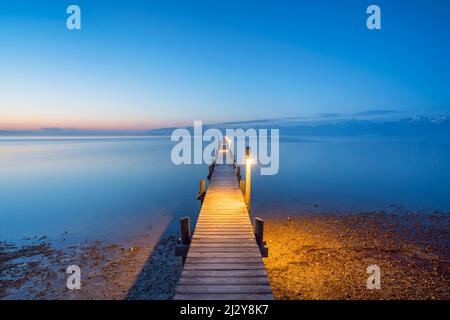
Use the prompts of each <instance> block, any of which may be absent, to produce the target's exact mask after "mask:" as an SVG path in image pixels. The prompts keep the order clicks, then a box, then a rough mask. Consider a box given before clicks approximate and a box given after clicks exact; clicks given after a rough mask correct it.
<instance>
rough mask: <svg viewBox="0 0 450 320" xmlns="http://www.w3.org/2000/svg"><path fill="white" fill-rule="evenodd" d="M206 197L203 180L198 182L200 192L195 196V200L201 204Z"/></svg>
mask: <svg viewBox="0 0 450 320" xmlns="http://www.w3.org/2000/svg"><path fill="white" fill-rule="evenodd" d="M205 195H206V187H205V179H202V180H200V190H199V191H198V194H197V200H200V201H201V203H202V204H203V200H205Z"/></svg>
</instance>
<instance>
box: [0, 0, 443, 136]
mask: <svg viewBox="0 0 450 320" xmlns="http://www.w3.org/2000/svg"><path fill="white" fill-rule="evenodd" d="M70 4H77V5H79V6H80V8H81V27H82V28H81V30H68V29H67V28H66V19H67V17H68V14H67V13H66V8H67V7H68V6H69V5H70ZM370 4H377V5H379V6H380V8H381V18H382V29H381V30H368V29H367V27H366V19H367V17H368V15H367V14H366V8H367V7H368V5H370ZM449 57H450V1H447V0H432V1H425V0H414V1H410V0H388V1H381V0H373V1H370V2H369V1H364V0H340V1H338V0H335V1H331V0H316V1H301V0H295V1H280V0H278V1H265V0H259V1H247V0H239V1H235V0H227V1H219V0H208V1H206V0H205V1H202V0H195V1H194V0H189V1H186V0H183V1H171V0H164V1H156V0H154V1H136V0H134V1H133V0H127V1H122V0H121V1H119V0H111V1H93V0H72V1H65V0H58V1H55V0H53V1H52V0H29V1H24V0H0V130H1V129H3V130H17V129H37V128H42V127H65V128H80V129H137V130H138V129H151V128H159V127H167V126H177V125H189V124H192V122H193V121H194V120H202V121H204V122H206V123H217V122H227V121H230V122H232V121H250V120H252V119H265V118H282V117H302V116H305V115H313V114H335V113H339V114H343V113H344V114H359V113H370V112H371V110H388V111H392V112H397V113H399V114H417V113H422V114H439V115H442V114H443V115H448V114H450V59H449ZM387 113H389V112H387Z"/></svg>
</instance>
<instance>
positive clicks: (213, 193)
mask: <svg viewBox="0 0 450 320" xmlns="http://www.w3.org/2000/svg"><path fill="white" fill-rule="evenodd" d="M218 153H219V154H218V155H219V156H221V154H220V153H224V154H223V155H224V156H225V157H227V159H228V161H227V162H225V163H233V161H231V162H229V160H230V159H231V158H232V154H231V152H230V150H229V148H228V145H227V143H226V141H224V142H223V144H222V145H221V148H219V151H218ZM203 197H204V198H203V199H202V201H203V204H202V207H201V210H200V215H199V217H198V220H197V225H196V227H195V231H194V234H193V237H192V240H190V235H189V231H186V228H187V230H189V226H186V221H188V219H185V220H184V227H183V226H182V227H181V229H182V231H181V233H182V234H181V238H182V239H181V242H182V243H185V246H186V247H185V249H186V250H187V256H185V260H184V267H183V271H182V274H181V278H180V281H179V283H178V287H177V289H176V294H175V297H174V298H175V299H177V300H211V299H212V300H217V299H219V300H272V299H273V294H272V289H271V288H270V284H269V281H268V278H267V273H266V270H265V268H264V264H263V262H262V256H263V255H265V256H266V255H267V248H265V246H264V242H263V239H262V228H263V224H262V220H260V219H255V224H257V226H255V230H257V235H256V236H255V232H254V229H253V226H252V223H251V220H250V215H249V212H248V208H247V204H246V203H245V200H244V196H243V194H242V191H241V187H240V184H239V181H238V178H237V177H236V169H235V166H234V165H230V164H223V165H215V166H213V170H210V183H209V186H208V189H207V190H206V191H205V193H204V194H203ZM183 230H184V231H183ZM183 233H184V235H183ZM186 242H190V244H188V243H186ZM182 249H183V246H182V245H181V250H179V251H180V252H182V251H183V250H182ZM179 254H180V255H182V253H179Z"/></svg>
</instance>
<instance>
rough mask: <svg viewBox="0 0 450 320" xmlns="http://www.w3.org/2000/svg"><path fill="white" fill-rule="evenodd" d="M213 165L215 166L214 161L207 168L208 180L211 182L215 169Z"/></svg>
mask: <svg viewBox="0 0 450 320" xmlns="http://www.w3.org/2000/svg"><path fill="white" fill-rule="evenodd" d="M215 165H216V161H215V160H213V161H212V163H211V165H210V166H209V174H208V180H211V177H212V175H213V173H214V167H215Z"/></svg>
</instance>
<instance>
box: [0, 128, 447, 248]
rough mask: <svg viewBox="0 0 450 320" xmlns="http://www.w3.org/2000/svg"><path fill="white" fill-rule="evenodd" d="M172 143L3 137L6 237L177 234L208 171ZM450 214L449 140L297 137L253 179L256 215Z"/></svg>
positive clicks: (2, 235) (0, 223)
mask: <svg viewBox="0 0 450 320" xmlns="http://www.w3.org/2000/svg"><path fill="white" fill-rule="evenodd" d="M171 147H172V143H171V142H170V140H169V138H167V137H132V138H124V137H118V138H117V137H95V138H86V137H83V138H23V137H22V138H17V137H16V138H14V137H3V138H0V240H18V239H22V238H24V237H34V236H43V235H46V236H48V237H50V238H52V237H58V236H60V235H61V234H63V233H65V232H67V233H68V234H70V235H75V236H78V237H80V238H85V239H110V240H116V239H119V238H122V237H125V238H133V237H134V236H135V235H137V234H140V233H142V232H147V233H148V232H161V231H160V230H166V232H176V230H177V227H178V225H177V220H178V218H180V217H181V216H184V215H191V216H192V217H193V218H194V217H195V216H196V215H197V213H198V210H199V203H198V201H196V200H195V196H196V194H197V192H198V185H199V180H200V178H202V177H203V178H206V175H207V172H208V169H207V166H204V165H203V166H202V165H199V166H194V165H190V166H175V165H173V164H172V162H171V160H170V151H171ZM393 205H395V206H402V207H404V208H407V209H411V210H414V211H424V212H431V211H434V210H440V211H445V212H449V211H450V142H449V141H438V140H409V139H394V138H391V139H390V138H373V137H370V138H368V137H367V138H362V137H358V138H334V137H333V138H309V137H305V138H289V139H282V143H281V146H280V171H279V173H278V174H277V175H275V176H260V175H259V170H255V171H254V173H253V190H252V214H253V215H260V216H263V217H276V216H280V215H282V216H285V215H295V214H304V213H311V212H348V211H353V212H358V211H366V210H376V209H389V210H392V208H394V207H393Z"/></svg>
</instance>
